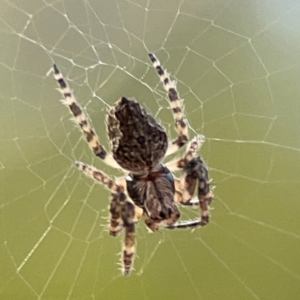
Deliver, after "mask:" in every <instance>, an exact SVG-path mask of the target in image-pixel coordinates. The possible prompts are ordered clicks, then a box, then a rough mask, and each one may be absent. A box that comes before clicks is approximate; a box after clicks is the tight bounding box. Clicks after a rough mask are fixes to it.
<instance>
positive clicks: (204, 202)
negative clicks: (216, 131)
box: [165, 135, 213, 228]
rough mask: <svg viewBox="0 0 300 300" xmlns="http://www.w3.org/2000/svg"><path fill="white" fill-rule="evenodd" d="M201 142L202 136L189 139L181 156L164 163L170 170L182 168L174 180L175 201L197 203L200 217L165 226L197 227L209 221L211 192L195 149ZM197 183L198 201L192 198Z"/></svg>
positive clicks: (185, 203)
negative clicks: (186, 147) (187, 146)
mask: <svg viewBox="0 0 300 300" xmlns="http://www.w3.org/2000/svg"><path fill="white" fill-rule="evenodd" d="M203 142H204V136H202V135H198V136H196V137H195V138H194V139H192V140H191V142H190V145H189V148H188V150H187V151H186V153H185V155H184V157H183V158H181V159H179V160H174V161H171V162H170V163H168V164H167V165H166V166H167V167H168V168H169V170H170V171H175V170H178V169H182V174H181V176H180V179H176V180H175V190H176V192H175V201H176V202H177V203H180V204H183V205H196V204H199V206H200V210H201V218H200V219H196V220H190V221H179V222H177V223H175V224H173V225H168V226H165V227H166V228H187V227H197V226H204V225H206V224H207V223H208V222H209V205H210V204H211V201H212V199H213V193H212V191H211V189H210V180H209V175H208V169H207V166H206V165H205V163H204V161H203V160H202V159H201V157H200V156H196V153H197V150H198V149H199V148H200V147H201V145H202V144H203ZM197 184H198V199H199V202H198V203H197V201H195V200H194V199H193V198H192V197H193V195H194V192H195V189H196V185H197Z"/></svg>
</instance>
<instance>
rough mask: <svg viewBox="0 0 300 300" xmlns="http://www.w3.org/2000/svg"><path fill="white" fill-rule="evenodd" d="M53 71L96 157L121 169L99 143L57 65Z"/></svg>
mask: <svg viewBox="0 0 300 300" xmlns="http://www.w3.org/2000/svg"><path fill="white" fill-rule="evenodd" d="M53 71H54V78H55V79H56V80H57V82H58V84H59V86H60V89H61V92H62V94H63V96H64V98H65V100H66V104H67V105H68V106H69V108H70V110H71V112H72V114H73V116H74V117H75V121H76V123H77V124H78V125H79V127H80V128H81V129H82V131H83V133H84V135H85V137H86V140H87V142H88V144H89V146H90V148H91V149H92V150H93V152H94V153H95V155H96V156H98V157H100V158H101V159H102V160H103V161H104V162H105V163H106V164H108V165H109V166H111V167H114V168H120V166H119V165H118V163H117V162H116V161H115V160H114V158H113V157H112V155H111V154H108V153H107V152H106V150H105V148H104V147H103V146H102V145H101V144H100V143H99V138H98V136H97V134H96V132H95V131H94V130H93V129H92V128H91V126H90V124H89V123H88V121H87V118H86V116H85V114H84V112H83V111H82V108H81V107H80V106H79V105H78V104H77V102H76V99H75V97H74V96H73V94H72V92H71V90H70V88H69V87H68V85H67V83H66V81H65V79H64V77H63V75H62V74H61V73H60V71H59V70H58V68H57V66H56V65H54V66H53Z"/></svg>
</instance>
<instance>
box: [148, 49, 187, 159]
mask: <svg viewBox="0 0 300 300" xmlns="http://www.w3.org/2000/svg"><path fill="white" fill-rule="evenodd" d="M149 57H150V60H151V62H152V64H153V66H154V68H155V69H156V71H157V73H158V75H159V77H160V81H161V82H162V84H163V85H164V88H165V90H166V91H167V92H168V97H169V100H170V105H171V108H172V111H173V116H174V120H175V127H176V130H177V132H178V138H177V139H176V140H175V141H173V142H171V143H170V144H169V147H168V151H167V153H166V156H168V155H170V154H172V153H174V152H176V151H177V150H179V149H180V148H181V147H183V146H184V145H185V144H186V143H187V142H188V140H189V137H188V127H187V124H186V120H185V116H184V112H183V107H182V104H181V102H182V99H180V97H179V93H178V91H177V88H176V82H175V81H174V80H171V79H170V76H169V74H168V72H167V71H166V70H164V68H163V67H162V65H161V63H160V61H159V60H158V58H157V57H156V56H155V55H154V54H153V53H149Z"/></svg>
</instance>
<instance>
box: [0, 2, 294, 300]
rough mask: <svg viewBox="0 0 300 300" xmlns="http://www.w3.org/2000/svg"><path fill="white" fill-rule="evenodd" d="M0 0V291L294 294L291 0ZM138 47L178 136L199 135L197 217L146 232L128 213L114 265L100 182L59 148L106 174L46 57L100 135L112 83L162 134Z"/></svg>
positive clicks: (162, 111) (100, 295)
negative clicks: (204, 188)
mask: <svg viewBox="0 0 300 300" xmlns="http://www.w3.org/2000/svg"><path fill="white" fill-rule="evenodd" d="M0 8H1V9H0V21H1V22H0V24H1V25H0V34H1V41H2V42H1V47H0V53H1V54H0V76H1V79H0V90H1V96H0V105H1V109H0V128H1V129H0V153H1V156H0V178H1V180H0V196H1V197H0V201H1V202H0V267H1V275H0V294H1V299H183V298H186V299H207V298H208V297H209V298H210V299H299V295H300V261H299V246H300V230H299V213H300V205H299V184H300V167H299V166H300V104H299V103H300V101H299V95H300V85H299V82H300V69H299V62H300V59H299V53H300V33H299V32H300V21H299V20H300V6H299V4H298V1H297V0H294V1H280V0H272V1H270V0H261V1H254V0H252V1H250V0H235V1H233V0H224V1H218V0H201V1H198V0H197V1H196V0H186V1H183V0H181V1H174V0H173V1H171V0H167V1H157V0H156V1H153V0H152V1H149V0H148V1H136V0H131V1H129V0H128V1H116V0H115V1H108V0H106V1H104V0H102V1H96V0H85V1H77V2H76V1H58V0H57V1H51V0H48V1H46V0H44V1H37V0H30V1H17V0H15V1H14V0H6V1H2V2H1V4H0ZM149 51H151V52H154V53H155V54H156V55H157V56H158V57H159V59H160V60H161V62H162V63H163V66H164V67H165V68H167V69H168V70H169V71H170V72H171V74H172V76H173V78H175V79H176V80H177V82H178V89H179V92H180V95H181V97H182V98H184V99H185V101H184V105H185V111H186V115H187V118H188V121H189V127H190V136H191V137H192V136H193V135H195V134H196V133H202V134H204V135H205V136H206V142H205V145H204V146H203V148H202V150H201V155H202V156H203V158H204V159H205V160H206V162H207V164H208V166H209V167H210V175H211V177H212V178H213V181H214V185H216V189H215V191H214V193H215V201H214V203H213V207H214V210H212V221H211V223H210V224H209V225H208V226H207V227H206V228H204V229H197V230H194V231H193V232H191V231H190V230H183V231H162V232H158V233H155V234H150V233H148V231H147V230H146V229H145V226H144V225H143V224H142V222H141V223H140V224H139V225H138V226H137V227H138V229H137V243H138V245H137V258H136V260H135V270H134V271H133V273H132V275H131V276H130V277H126V278H125V277H123V276H121V274H120V271H119V270H118V267H119V266H118V264H119V261H120V255H119V252H120V250H121V242H122V240H123V238H122V237H120V238H112V237H110V236H109V235H108V232H107V222H108V219H107V217H108V203H109V197H110V193H109V192H108V191H106V190H105V189H104V188H103V187H102V186H100V185H97V184H95V183H94V182H93V181H91V180H90V179H88V178H85V177H84V176H83V175H82V174H80V172H78V170H77V169H75V168H74V167H73V161H74V160H81V161H84V162H86V163H89V164H92V165H94V166H96V167H98V168H101V169H102V170H104V171H105V172H106V173H108V174H109V175H110V176H121V174H120V173H119V172H118V171H117V170H112V169H110V168H109V167H107V166H104V165H103V163H102V162H101V161H99V160H97V159H95V157H93V155H92V153H91V151H90V150H89V149H88V146H87V144H86V143H85V142H84V141H83V139H82V138H81V133H80V132H79V130H78V129H77V128H76V127H75V126H74V124H73V123H72V122H70V113H69V111H68V109H67V108H66V107H64V106H63V105H61V103H60V102H59V101H58V100H59V99H60V97H61V96H60V94H59V93H57V91H56V90H55V88H56V87H57V85H56V82H55V80H54V79H53V77H52V76H49V74H48V75H47V72H48V70H49V69H50V68H51V65H52V63H53V61H55V62H56V64H57V65H58V66H59V67H60V70H61V71H62V73H63V74H64V76H65V78H66V79H67V81H68V82H69V84H70V85H71V87H72V89H73V90H74V94H75V95H76V97H77V100H78V102H79V103H80V104H81V105H82V107H83V108H84V109H85V111H86V112H87V113H88V115H89V116H90V118H91V120H92V124H93V126H94V128H95V129H96V130H97V132H98V134H99V136H100V139H101V141H102V142H103V144H104V145H105V146H106V148H108V145H107V140H106V130H105V126H104V118H105V113H106V110H107V108H108V107H109V106H110V105H112V104H113V103H114V102H115V101H116V100H117V99H118V98H119V97H120V96H122V95H124V96H128V97H131V98H134V99H136V100H138V101H139V102H141V103H142V104H143V105H144V106H145V107H146V108H147V109H148V110H149V111H151V112H152V113H153V114H154V115H155V117H156V118H157V119H160V120H161V122H162V124H163V125H164V126H165V127H166V128H167V130H168V131H169V132H170V135H172V136H173V138H175V136H176V133H175V131H174V129H173V119H172V114H171V111H170V108H169V104H168V101H167V99H166V94H165V92H164V90H163V88H162V86H161V85H160V83H159V78H158V76H157V74H156V73H155V70H153V68H152V66H151V63H150V61H149V60H148V57H147V53H148V52H149ZM196 216H198V210H197V209H192V210H191V209H188V210H187V209H182V219H188V218H194V217H196Z"/></svg>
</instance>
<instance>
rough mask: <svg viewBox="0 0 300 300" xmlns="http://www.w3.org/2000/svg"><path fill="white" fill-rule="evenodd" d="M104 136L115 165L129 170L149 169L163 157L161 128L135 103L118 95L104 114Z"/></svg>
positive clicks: (165, 139)
mask: <svg viewBox="0 0 300 300" xmlns="http://www.w3.org/2000/svg"><path fill="white" fill-rule="evenodd" d="M107 129H108V136H109V139H110V142H111V150H112V153H113V157H114V159H115V160H116V161H117V162H118V164H119V165H120V166H121V167H122V168H124V169H126V170H129V171H131V172H143V171H147V170H151V169H153V168H154V167H155V166H156V165H157V164H158V163H159V162H160V161H161V160H162V159H163V157H164V156H165V153H166V151H167V147H168V137H167V134H166V131H165V129H164V128H163V127H162V126H161V125H160V124H159V123H158V122H157V121H156V120H155V119H154V118H153V117H152V116H151V115H150V114H148V113H147V112H146V110H145V109H144V108H143V107H142V106H141V105H140V104H139V103H137V102H135V101H133V100H129V99H127V98H125V97H122V98H121V99H120V100H119V101H117V102H116V104H115V105H114V106H113V107H112V108H111V110H110V112H109V115H108V124H107Z"/></svg>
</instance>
